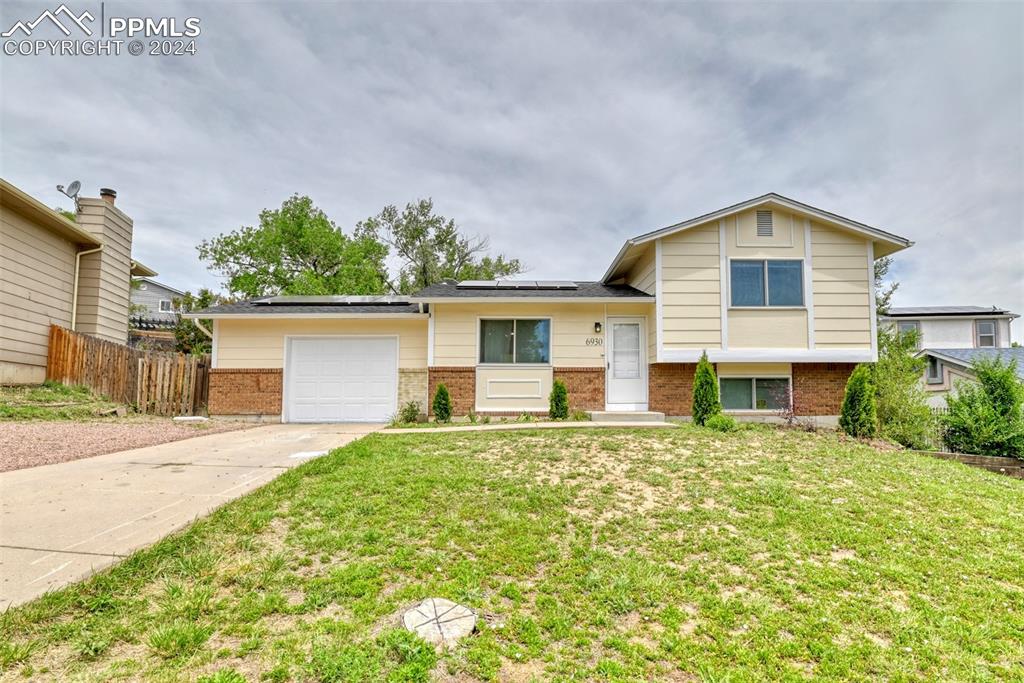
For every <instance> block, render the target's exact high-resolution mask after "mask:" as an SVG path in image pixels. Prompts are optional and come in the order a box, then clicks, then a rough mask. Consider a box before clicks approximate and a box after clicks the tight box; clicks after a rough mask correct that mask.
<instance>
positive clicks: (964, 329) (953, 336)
mask: <svg viewBox="0 0 1024 683" xmlns="http://www.w3.org/2000/svg"><path fill="white" fill-rule="evenodd" d="M1019 317H1020V316H1019V315H1017V314H1016V313H1011V312H1010V311H1007V310H1005V309H1002V308H999V307H997V306H991V307H988V308H986V307H984V306H913V307H910V306H907V307H896V306H894V307H892V308H890V309H889V312H888V313H887V314H886V315H885V316H883V317H882V318H881V322H882V323H883V324H887V325H895V326H896V327H897V328H898V329H899V330H900V332H907V331H911V330H913V331H916V332H917V333H918V335H919V337H918V348H920V349H982V348H1008V347H1009V346H1010V323H1011V322H1013V320H1014V319H1015V318H1019Z"/></svg>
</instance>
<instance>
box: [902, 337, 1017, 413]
mask: <svg viewBox="0 0 1024 683" xmlns="http://www.w3.org/2000/svg"><path fill="white" fill-rule="evenodd" d="M921 354H922V355H924V356H925V357H926V358H927V359H928V367H927V369H926V370H925V379H924V387H925V390H926V391H927V392H928V404H929V405H932V406H936V407H943V406H945V405H946V396H947V395H948V394H949V393H950V392H952V391H956V387H957V384H958V383H960V382H974V381H976V378H975V376H974V373H973V372H972V371H971V365H972V364H973V363H974V361H976V360H980V359H989V358H998V359H1000V360H1001V361H1003V362H1006V363H1009V362H1010V361H1013V360H1015V361H1016V362H1017V375H1018V376H1019V377H1020V378H1021V381H1022V382H1024V348H1022V347H1019V346H1018V347H1013V348H998V349H992V348H987V349H986V348H981V349H925V350H924V351H922V352H921Z"/></svg>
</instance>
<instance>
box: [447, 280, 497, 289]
mask: <svg viewBox="0 0 1024 683" xmlns="http://www.w3.org/2000/svg"><path fill="white" fill-rule="evenodd" d="M495 285H497V281H496V280H463V281H462V282H460V283H459V284H457V285H455V286H456V287H458V288H459V289H494V287H495Z"/></svg>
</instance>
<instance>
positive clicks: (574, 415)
mask: <svg viewBox="0 0 1024 683" xmlns="http://www.w3.org/2000/svg"><path fill="white" fill-rule="evenodd" d="M569 420H570V421H572V422H590V413H588V412H587V411H585V410H580V409H579V408H573V410H572V411H571V412H570V413H569Z"/></svg>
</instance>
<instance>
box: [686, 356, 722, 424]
mask: <svg viewBox="0 0 1024 683" xmlns="http://www.w3.org/2000/svg"><path fill="white" fill-rule="evenodd" d="M721 412H722V403H721V401H719V400H718V378H717V377H715V368H714V367H713V366H712V365H711V363H710V362H709V361H708V353H707V351H705V352H704V353H702V354H701V355H700V361H699V362H698V363H697V371H696V373H695V374H694V377H693V422H694V424H698V425H701V426H704V424H705V423H706V422H707V420H708V418H709V417H711V416H712V415H718V414H719V413H721Z"/></svg>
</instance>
